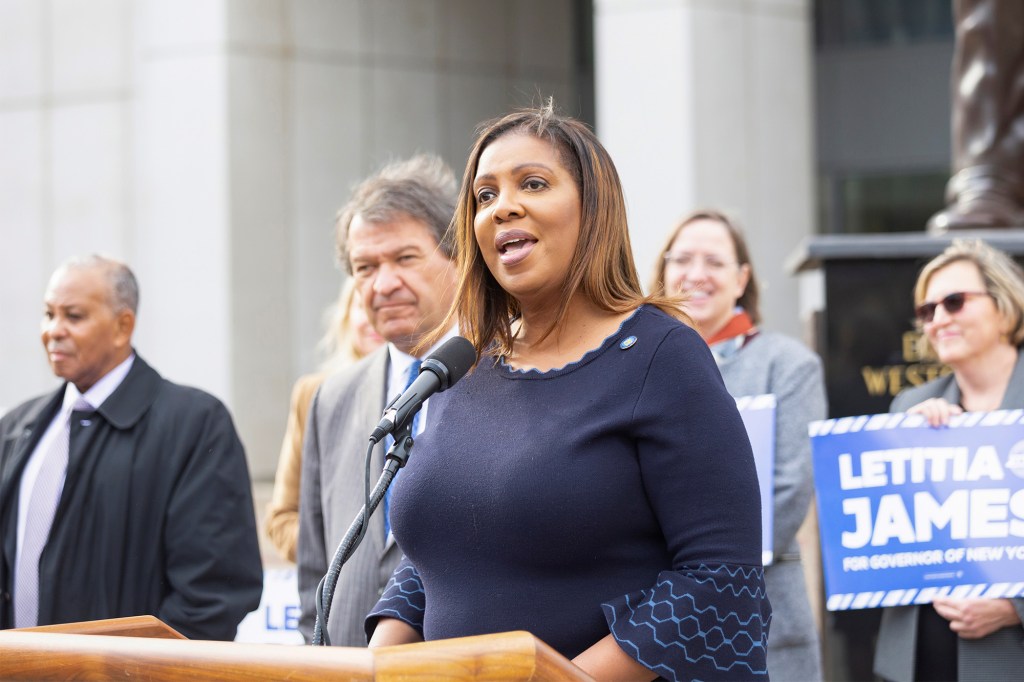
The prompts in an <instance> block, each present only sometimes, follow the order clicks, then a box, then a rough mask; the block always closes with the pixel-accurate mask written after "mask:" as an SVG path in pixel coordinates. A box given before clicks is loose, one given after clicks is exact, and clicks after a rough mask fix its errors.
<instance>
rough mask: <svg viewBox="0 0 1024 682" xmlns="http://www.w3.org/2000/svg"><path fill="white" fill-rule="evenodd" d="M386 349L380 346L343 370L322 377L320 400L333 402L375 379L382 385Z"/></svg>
mask: <svg viewBox="0 0 1024 682" xmlns="http://www.w3.org/2000/svg"><path fill="white" fill-rule="evenodd" d="M387 359H388V348H387V345H384V346H381V347H380V348H378V349H377V350H375V351H374V352H372V353H370V354H369V355H367V356H366V357H364V358H362V359H361V360H359V361H358V362H355V363H353V364H351V365H349V366H348V367H345V368H344V369H341V370H339V371H337V372H333V373H331V374H328V375H327V376H323V375H321V377H322V380H321V383H320V396H321V400H329V401H331V402H335V401H336V400H338V399H340V398H343V397H344V396H346V395H348V394H350V393H351V392H352V389H353V388H354V387H356V386H359V385H360V384H363V383H364V382H366V381H367V380H368V379H369V380H374V379H377V380H379V381H380V382H381V386H382V387H383V385H384V380H385V378H386V376H385V373H384V370H385V368H386V367H387Z"/></svg>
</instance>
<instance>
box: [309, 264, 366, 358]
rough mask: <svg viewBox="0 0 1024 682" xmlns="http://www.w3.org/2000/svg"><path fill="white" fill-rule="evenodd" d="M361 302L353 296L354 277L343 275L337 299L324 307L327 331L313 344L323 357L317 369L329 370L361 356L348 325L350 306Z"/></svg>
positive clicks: (350, 321)
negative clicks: (344, 277)
mask: <svg viewBox="0 0 1024 682" xmlns="http://www.w3.org/2000/svg"><path fill="white" fill-rule="evenodd" d="M354 305H361V303H360V301H359V300H358V299H357V298H356V286H355V280H353V279H352V278H351V277H348V278H346V279H345V281H344V282H343V283H342V285H341V290H340V291H339V292H338V299H337V300H336V301H335V302H334V303H332V304H331V305H330V306H328V307H327V309H326V310H324V316H323V319H324V322H325V326H326V327H327V331H326V332H324V335H323V338H321V339H320V341H319V342H318V343H317V345H316V348H317V351H319V353H320V355H321V356H322V357H323V361H322V362H321V363H320V371H321V372H325V373H327V374H330V373H332V372H336V371H338V370H339V369H343V368H344V367H347V366H348V365H350V364H352V363H353V362H356V361H357V360H359V359H361V358H362V357H363V356H362V354H361V353H360V352H359V347H358V346H357V345H356V334H357V333H358V332H357V331H356V330H355V329H354V328H353V327H352V306H354Z"/></svg>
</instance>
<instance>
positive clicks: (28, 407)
mask: <svg viewBox="0 0 1024 682" xmlns="http://www.w3.org/2000/svg"><path fill="white" fill-rule="evenodd" d="M55 399H56V395H55V394H54V393H53V392H50V393H44V394H42V395H37V396H35V397H34V398H29V399H28V400H26V401H25V402H23V403H21V404H19V405H15V406H14V407H12V408H11V409H10V410H7V411H6V412H4V413H2V414H0V436H3V435H5V434H7V433H8V431H10V430H11V429H19V427H20V426H21V425H23V424H27V423H29V422H32V421H34V420H35V419H36V417H38V416H39V414H40V412H41V411H42V410H43V409H44V408H45V407H46V406H47V405H48V404H49V403H50V402H51V401H53V400H55Z"/></svg>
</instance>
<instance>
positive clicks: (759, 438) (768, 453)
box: [736, 394, 776, 566]
mask: <svg viewBox="0 0 1024 682" xmlns="http://www.w3.org/2000/svg"><path fill="white" fill-rule="evenodd" d="M775 404H776V400H775V396H774V395H772V394H766V395H749V396H743V397H741V398H736V407H737V409H739V411H740V417H742V418H743V425H744V426H745V427H746V429H747V438H749V439H750V448H751V449H752V450H753V451H754V466H755V467H756V468H757V482H758V486H759V487H760V489H761V562H762V563H763V564H764V565H765V566H768V565H769V564H771V563H772V560H773V558H774V556H773V553H772V532H773V528H774V526H773V523H774V516H775V512H774V509H775V507H774V490H775Z"/></svg>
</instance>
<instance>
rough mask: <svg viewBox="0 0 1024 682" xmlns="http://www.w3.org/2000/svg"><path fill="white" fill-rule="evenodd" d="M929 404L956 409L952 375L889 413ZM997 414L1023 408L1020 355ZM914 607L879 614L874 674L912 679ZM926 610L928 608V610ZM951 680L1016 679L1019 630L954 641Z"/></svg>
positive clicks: (904, 396)
mask: <svg viewBox="0 0 1024 682" xmlns="http://www.w3.org/2000/svg"><path fill="white" fill-rule="evenodd" d="M929 398H945V399H946V400H947V401H948V402H950V403H952V404H954V405H956V404H958V403H959V402H960V387H959V386H957V384H956V380H955V379H954V377H953V375H952V374H949V375H947V376H944V377H940V378H938V379H935V380H934V381H930V382H928V383H927V384H924V385H922V386H915V387H914V388H908V389H905V390H903V391H901V392H900V394H899V395H898V396H896V398H895V399H894V400H893V401H892V405H891V406H890V408H889V411H890V412H905V411H906V410H907V409H909V408H911V407H913V406H914V405H917V404H918V403H920V402H923V401H925V400H927V399H929ZM999 407H1000V409H1017V408H1021V407H1024V355H1018V356H1017V365H1016V366H1015V367H1014V369H1013V375H1012V376H1011V377H1010V385H1009V386H1008V387H1007V389H1006V395H1004V396H1003V402H1002V404H1001V405H1000V406H999ZM1011 601H1012V602H1013V606H1014V608H1015V609H1016V610H1017V615H1019V616H1020V618H1021V620H1022V621H1024V599H1012V600H1011ZM919 608H920V606H896V607H890V608H886V609H884V610H883V611H882V625H881V628H880V629H879V631H878V646H877V647H876V648H875V674H877V675H879V676H881V677H883V678H885V679H887V680H892V681H893V682H904V681H907V682H909V681H910V680H913V679H914V651H915V649H916V645H917V618H918V609H919ZM929 608H931V607H929ZM957 657H958V658H957V668H958V675H957V679H958V680H959V681H960V682H975V681H979V682H980V681H982V680H1011V679H1020V676H1021V674H1022V670H1024V627H1021V626H1020V625H1015V626H1013V627H1008V628H1003V629H1002V630H998V631H997V632H993V633H992V634H991V635H989V636H988V637H985V638H984V639H977V640H971V639H960V638H957Z"/></svg>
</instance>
